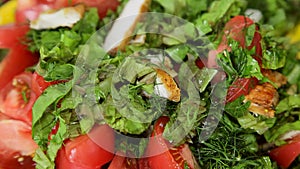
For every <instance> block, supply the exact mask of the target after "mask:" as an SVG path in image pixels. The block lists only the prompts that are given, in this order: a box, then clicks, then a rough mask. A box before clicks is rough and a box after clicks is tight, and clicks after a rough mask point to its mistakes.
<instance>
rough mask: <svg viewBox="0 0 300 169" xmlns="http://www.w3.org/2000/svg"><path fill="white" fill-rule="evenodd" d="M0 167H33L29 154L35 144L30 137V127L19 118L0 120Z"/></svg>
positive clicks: (10, 168)
mask: <svg viewBox="0 0 300 169" xmlns="http://www.w3.org/2000/svg"><path fill="white" fill-rule="evenodd" d="M0 131H1V137H2V138H1V139H0V159H1V162H0V168H3V169H16V168H18V169H34V168H35V167H34V162H33V161H32V157H31V155H33V154H34V152H35V150H36V148H37V147H38V146H37V144H36V143H35V142H34V141H33V140H32V138H31V127H30V126H29V125H28V124H26V123H24V122H22V121H19V120H12V119H8V120H1V121H0Z"/></svg>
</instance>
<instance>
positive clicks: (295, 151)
mask: <svg viewBox="0 0 300 169" xmlns="http://www.w3.org/2000/svg"><path fill="white" fill-rule="evenodd" d="M299 155H300V141H298V142H291V143H288V144H285V145H282V146H280V147H277V148H275V149H273V150H271V151H270V157H271V159H272V160H275V161H276V162H277V164H278V165H279V166H281V167H283V168H288V167H289V166H290V165H291V164H292V162H293V161H294V160H295V159H296V158H297V157H298V156H299Z"/></svg>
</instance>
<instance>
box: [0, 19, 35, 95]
mask: <svg viewBox="0 0 300 169" xmlns="http://www.w3.org/2000/svg"><path fill="white" fill-rule="evenodd" d="M28 29H29V28H28V26H25V25H16V24H13V25H9V26H3V27H0V37H1V39H0V48H9V52H8V54H7V55H6V56H5V58H4V59H3V60H2V61H1V62H0V79H1V81H0V89H2V88H3V87H4V86H5V85H6V84H7V83H9V82H10V81H11V80H12V79H13V77H14V76H16V75H17V74H20V73H22V72H23V71H24V70H25V69H26V68H27V67H29V66H32V65H34V64H36V63H37V62H38V57H37V56H35V55H34V54H32V53H31V52H29V51H28V50H27V47H26V46H25V45H23V44H21V41H20V39H22V37H23V36H25V34H26V32H27V31H28ZM7 35H9V36H7Z"/></svg>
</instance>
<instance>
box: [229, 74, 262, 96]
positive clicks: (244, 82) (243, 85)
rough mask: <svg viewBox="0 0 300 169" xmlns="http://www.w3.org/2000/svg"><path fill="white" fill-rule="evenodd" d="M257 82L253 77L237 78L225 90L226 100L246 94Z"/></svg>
mask: <svg viewBox="0 0 300 169" xmlns="http://www.w3.org/2000/svg"><path fill="white" fill-rule="evenodd" d="M257 84H258V80H257V79H256V78H255V77H252V78H238V79H237V80H235V81H234V82H233V83H232V84H231V86H229V88H228V90H227V96H226V102H232V101H234V100H235V99H237V98H238V97H240V96H242V95H247V94H248V93H249V92H250V90H252V89H253V88H254V87H255V86H256V85H257Z"/></svg>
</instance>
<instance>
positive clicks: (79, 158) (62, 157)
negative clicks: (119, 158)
mask: <svg viewBox="0 0 300 169" xmlns="http://www.w3.org/2000/svg"><path fill="white" fill-rule="evenodd" d="M91 138H92V139H91ZM93 140H97V144H96V143H95V142H94V141H93ZM98 144H99V145H101V146H99V145H98ZM102 147H104V148H105V149H104V148H102ZM113 147H114V132H113V129H111V128H110V127H109V126H108V125H100V126H95V127H94V128H93V129H92V130H91V132H90V133H89V134H88V135H82V136H79V137H76V138H74V139H72V140H68V141H66V143H65V144H64V147H63V148H62V149H61V150H59V153H58V154H59V155H58V156H57V158H56V164H57V169H65V168H72V169H73V168H75V169H98V168H100V167H101V166H102V165H104V164H106V163H107V162H109V161H111V160H112V158H113V154H112V153H111V152H113V149H114V148H113ZM108 150H109V151H108Z"/></svg>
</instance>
